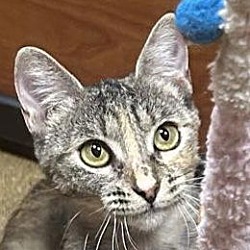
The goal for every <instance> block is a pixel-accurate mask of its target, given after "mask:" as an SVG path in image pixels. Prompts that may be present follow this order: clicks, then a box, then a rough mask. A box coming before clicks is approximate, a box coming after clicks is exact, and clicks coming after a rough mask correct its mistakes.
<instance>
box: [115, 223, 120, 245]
mask: <svg viewBox="0 0 250 250" xmlns="http://www.w3.org/2000/svg"><path fill="white" fill-rule="evenodd" d="M119 226H120V224H119V223H118V224H117V229H116V235H115V243H116V247H117V250H120V247H119V242H118V232H119Z"/></svg>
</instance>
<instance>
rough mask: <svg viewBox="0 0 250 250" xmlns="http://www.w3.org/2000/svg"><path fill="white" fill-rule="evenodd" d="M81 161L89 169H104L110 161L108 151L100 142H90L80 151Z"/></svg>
mask: <svg viewBox="0 0 250 250" xmlns="http://www.w3.org/2000/svg"><path fill="white" fill-rule="evenodd" d="M80 155H81V158H82V161H83V162H84V163H85V164H87V165H89V166H90V167H95V168H98V167H104V166H105V165H107V164H108V163H109V161H110V151H109V150H108V147H107V146H106V145H105V144H104V143H103V142H101V141H98V140H91V141H88V142H86V143H84V144H83V146H82V148H81V149H80Z"/></svg>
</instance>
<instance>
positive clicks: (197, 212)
mask: <svg viewBox="0 0 250 250" xmlns="http://www.w3.org/2000/svg"><path fill="white" fill-rule="evenodd" d="M183 200H184V201H185V203H186V204H187V205H188V206H189V207H190V209H191V210H192V211H193V212H194V213H195V215H196V216H199V214H200V213H199V209H197V208H195V207H194V206H193V205H192V204H191V203H190V202H189V201H188V200H187V199H185V198H184V197H183Z"/></svg>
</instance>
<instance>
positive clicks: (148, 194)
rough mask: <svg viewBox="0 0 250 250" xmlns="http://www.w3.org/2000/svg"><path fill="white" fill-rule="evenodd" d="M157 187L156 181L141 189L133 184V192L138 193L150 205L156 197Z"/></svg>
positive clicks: (158, 186)
mask: <svg viewBox="0 0 250 250" xmlns="http://www.w3.org/2000/svg"><path fill="white" fill-rule="evenodd" d="M159 188H160V185H159V184H158V183H156V184H155V185H154V186H152V187H151V188H149V189H147V190H142V189H140V188H139V187H138V186H137V185H135V186H133V190H134V191H135V193H137V194H138V195H140V196H141V197H142V198H144V199H145V200H146V201H147V202H148V203H149V204H151V205H152V204H153V203H154V201H155V199H156V196H157V193H158V191H159Z"/></svg>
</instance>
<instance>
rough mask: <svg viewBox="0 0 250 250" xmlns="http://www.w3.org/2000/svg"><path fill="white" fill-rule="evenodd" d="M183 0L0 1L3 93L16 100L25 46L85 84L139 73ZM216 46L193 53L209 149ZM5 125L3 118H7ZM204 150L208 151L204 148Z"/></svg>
mask: <svg viewBox="0 0 250 250" xmlns="http://www.w3.org/2000/svg"><path fill="white" fill-rule="evenodd" d="M178 2H179V1H178V0H169V1H165V0H154V1H145V0H126V1H123V0H84V1H83V0H50V1H41V0H25V1H21V0H12V1H1V2H0V30H1V32H0V94H1V93H2V94H7V95H11V96H14V95H15V93H14V87H13V65H14V58H15V54H16V52H17V50H18V48H20V47H22V46H25V45H33V46H38V47H41V48H43V49H45V50H47V51H49V52H50V53H51V54H52V55H53V56H54V57H55V58H57V59H58V60H59V61H60V62H61V63H62V64H63V65H65V66H66V68H68V69H69V70H70V71H71V72H72V73H73V74H74V75H76V76H77V77H78V78H79V79H80V80H81V82H82V83H83V84H87V85H88V84H92V83H94V82H97V81H99V80H100V79H104V78H111V77H121V76H125V75H126V74H128V73H129V72H132V71H133V70H134V66H135V62H136V59H137V56H138V54H139V52H140V50H141V48H142V46H143V43H144V41H145V39H146V37H147V35H148V34H149V32H150V29H151V28H152V26H153V25H154V23H155V22H156V21H157V20H158V19H159V18H160V16H162V15H163V14H164V13H166V12H167V11H173V10H174V9H175V7H176V4H177V3H178ZM216 47H217V46H216V44H214V45H210V46H194V47H192V48H191V49H190V65H191V72H192V76H193V85H194V98H195V101H196V103H197V105H198V107H199V109H200V116H201V120H202V126H201V136H200V138H201V145H202V147H203V146H204V141H205V137H206V132H207V128H208V124H209V117H210V111H211V102H210V94H209V92H208V91H207V87H208V84H209V74H208V70H207V65H208V64H209V63H210V62H211V61H212V60H213V58H214V56H215V51H216ZM3 121H4V119H3ZM203 149H204V147H203Z"/></svg>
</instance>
